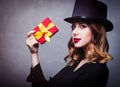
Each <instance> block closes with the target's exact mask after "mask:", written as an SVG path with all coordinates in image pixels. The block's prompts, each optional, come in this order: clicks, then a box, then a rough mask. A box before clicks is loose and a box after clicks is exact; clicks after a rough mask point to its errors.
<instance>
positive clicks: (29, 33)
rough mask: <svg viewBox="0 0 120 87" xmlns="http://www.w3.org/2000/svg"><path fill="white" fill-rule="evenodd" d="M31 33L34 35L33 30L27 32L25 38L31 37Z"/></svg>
mask: <svg viewBox="0 0 120 87" xmlns="http://www.w3.org/2000/svg"><path fill="white" fill-rule="evenodd" d="M33 33H35V30H32V31H30V32H28V34H27V38H29V37H30V36H31V35H33Z"/></svg>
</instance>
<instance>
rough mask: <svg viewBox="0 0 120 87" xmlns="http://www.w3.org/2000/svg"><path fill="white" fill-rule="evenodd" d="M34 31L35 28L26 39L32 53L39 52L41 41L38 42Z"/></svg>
mask: <svg viewBox="0 0 120 87" xmlns="http://www.w3.org/2000/svg"><path fill="white" fill-rule="evenodd" d="M34 32H35V31H34V30H33V31H30V32H29V33H28V34H27V39H26V43H27V46H28V48H29V50H30V52H31V53H32V54H35V53H38V48H39V43H38V42H37V40H36V39H35V37H34V35H33V33H34Z"/></svg>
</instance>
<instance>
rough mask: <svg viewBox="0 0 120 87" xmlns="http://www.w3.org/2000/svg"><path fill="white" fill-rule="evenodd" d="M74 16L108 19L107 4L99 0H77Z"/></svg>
mask: <svg viewBox="0 0 120 87" xmlns="http://www.w3.org/2000/svg"><path fill="white" fill-rule="evenodd" d="M72 16H73V17H76V16H80V17H82V18H94V19H106V18H107V5H105V4H104V3H102V2H99V1H97V0H76V2H75V7H74V10H73V14H72Z"/></svg>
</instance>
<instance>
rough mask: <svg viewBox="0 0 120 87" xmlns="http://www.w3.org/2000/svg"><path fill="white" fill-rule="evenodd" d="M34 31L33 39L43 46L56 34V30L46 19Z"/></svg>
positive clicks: (48, 19)
mask: <svg viewBox="0 0 120 87" xmlns="http://www.w3.org/2000/svg"><path fill="white" fill-rule="evenodd" d="M34 30H35V33H34V37H35V38H36V40H37V41H38V42H39V43H40V44H43V43H45V42H46V41H48V42H50V38H51V37H52V36H53V35H54V34H55V33H57V32H58V28H57V27H56V26H55V24H54V23H53V22H52V21H51V20H50V18H48V17H47V18H46V19H44V20H43V21H42V22H41V23H40V24H39V25H37V26H36V27H35V28H34Z"/></svg>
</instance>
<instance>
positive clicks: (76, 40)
mask: <svg viewBox="0 0 120 87" xmlns="http://www.w3.org/2000/svg"><path fill="white" fill-rule="evenodd" d="M80 40H81V39H80V38H74V39H73V41H74V43H78V42H79V41H80Z"/></svg>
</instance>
